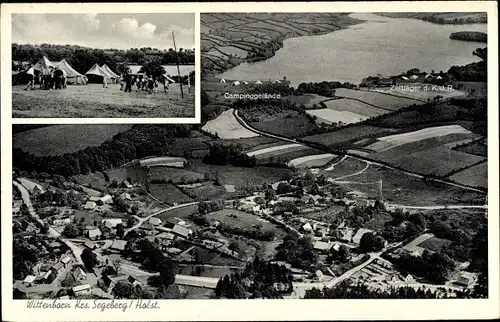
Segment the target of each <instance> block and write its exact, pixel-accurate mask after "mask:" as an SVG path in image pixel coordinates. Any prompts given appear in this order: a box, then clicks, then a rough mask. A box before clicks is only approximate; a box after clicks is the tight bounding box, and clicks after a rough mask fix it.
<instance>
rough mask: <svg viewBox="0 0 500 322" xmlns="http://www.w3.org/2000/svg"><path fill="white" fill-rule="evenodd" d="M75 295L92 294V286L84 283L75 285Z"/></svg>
mask: <svg viewBox="0 0 500 322" xmlns="http://www.w3.org/2000/svg"><path fill="white" fill-rule="evenodd" d="M73 293H74V294H75V296H80V295H88V294H92V286H90V284H83V285H78V286H75V287H73Z"/></svg>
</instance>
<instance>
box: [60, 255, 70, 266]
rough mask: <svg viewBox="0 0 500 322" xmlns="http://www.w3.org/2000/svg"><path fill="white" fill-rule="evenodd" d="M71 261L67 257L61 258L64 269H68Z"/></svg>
mask: <svg viewBox="0 0 500 322" xmlns="http://www.w3.org/2000/svg"><path fill="white" fill-rule="evenodd" d="M72 261H73V259H72V258H71V257H69V256H64V257H63V258H61V263H62V264H63V265H64V268H66V267H68V266H69V264H71V262H72Z"/></svg>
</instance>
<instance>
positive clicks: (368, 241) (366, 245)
mask: <svg viewBox="0 0 500 322" xmlns="http://www.w3.org/2000/svg"><path fill="white" fill-rule="evenodd" d="M383 248H384V239H383V238H382V237H380V236H375V235H374V234H373V233H372V232H367V233H364V234H363V236H361V240H360V242H359V249H360V250H361V251H362V252H365V253H366V252H371V251H379V250H382V249H383Z"/></svg>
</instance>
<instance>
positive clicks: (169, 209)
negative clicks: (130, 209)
mask: <svg viewBox="0 0 500 322" xmlns="http://www.w3.org/2000/svg"><path fill="white" fill-rule="evenodd" d="M197 204H198V201H194V202H188V203H183V204H180V205H177V206H172V207H170V208H166V209H163V210H160V211H157V212H155V213H153V214H151V215H149V216H147V217H144V218H140V217H137V216H136V217H135V218H137V219H138V220H139V222H138V223H137V224H135V225H134V226H132V227H130V228H129V229H127V230H125V232H124V234H123V236H124V237H125V236H126V235H127V234H128V233H129V232H131V231H132V230H134V229H137V228H139V227H141V226H142V224H143V223H144V222H146V221H148V220H149V219H151V218H152V217H155V216H158V215H161V214H163V213H165V212H168V211H172V210H175V209H179V208H184V207H188V206H194V205H197Z"/></svg>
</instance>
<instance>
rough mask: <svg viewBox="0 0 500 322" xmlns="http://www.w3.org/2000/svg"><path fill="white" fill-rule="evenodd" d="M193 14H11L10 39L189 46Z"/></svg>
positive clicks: (120, 45)
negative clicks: (174, 43)
mask: <svg viewBox="0 0 500 322" xmlns="http://www.w3.org/2000/svg"><path fill="white" fill-rule="evenodd" d="M194 19H195V17H194V14H185V13H144V14H134V13H113V14H109V13H105V14H104V13H103V14H100V13H98V14H39V13H37V14H13V15H12V42H13V43H18V44H43V43H46V44H54V45H66V44H68V45H80V46H86V47H91V48H103V49H104V48H117V49H129V48H141V47H152V48H158V49H169V48H173V41H172V31H174V34H175V42H176V45H177V49H179V48H184V49H193V48H194V43H195V35H194V23H195V22H194Z"/></svg>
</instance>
